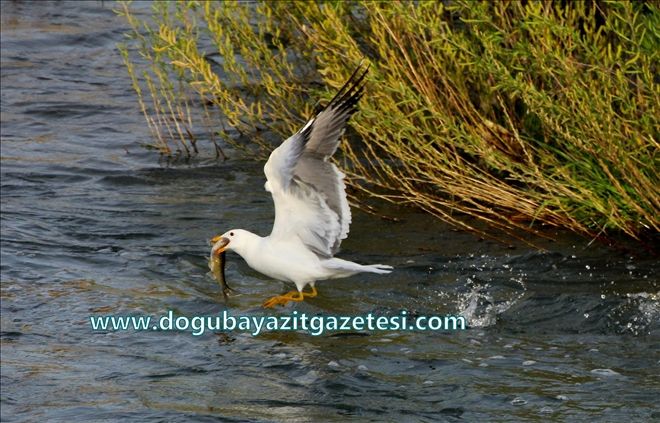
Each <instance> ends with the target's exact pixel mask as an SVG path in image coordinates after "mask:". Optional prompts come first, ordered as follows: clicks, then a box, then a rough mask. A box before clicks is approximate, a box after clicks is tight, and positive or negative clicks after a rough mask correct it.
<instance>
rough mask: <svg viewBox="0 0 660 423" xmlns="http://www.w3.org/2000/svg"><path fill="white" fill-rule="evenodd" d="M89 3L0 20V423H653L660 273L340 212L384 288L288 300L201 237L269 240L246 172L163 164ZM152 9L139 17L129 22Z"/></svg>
mask: <svg viewBox="0 0 660 423" xmlns="http://www.w3.org/2000/svg"><path fill="white" fill-rule="evenodd" d="M113 7H114V5H113V4H112V3H107V2H106V3H101V2H80V3H69V2H56V3H46V2H38V3H37V2H34V3H27V2H25V3H24V2H2V34H1V35H2V110H1V113H2V114H1V116H2V142H1V148H2V151H1V155H2V161H1V165H2V256H1V259H2V266H1V272H2V273H1V278H2V297H1V298H2V302H1V316H2V320H1V322H2V327H1V329H2V344H1V345H2V347H1V348H2V349H1V353H2V355H1V359H2V379H1V382H2V385H1V390H2V394H1V406H2V407H1V409H2V416H1V417H2V420H3V421H6V422H13V421H124V420H131V421H132V420H135V421H198V420H204V421H209V420H221V421H300V422H303V421H304V422H306V421H311V422H317V421H347V420H354V421H405V422H417V421H427V422H437V421H448V422H453V421H550V420H561V421H564V420H565V421H589V422H590V421H612V422H613V421H624V420H628V421H648V420H653V419H658V418H660V412H659V411H658V409H657V403H658V398H660V378H659V376H658V375H659V374H660V372H659V367H660V354H659V353H658V351H659V347H660V325H659V318H660V307H659V306H658V295H659V294H658V293H659V290H660V288H659V287H658V276H657V275H658V264H657V262H656V261H655V260H654V259H653V258H649V257H646V258H645V257H644V256H643V255H637V254H631V253H629V252H628V253H623V252H617V251H613V250H611V249H607V248H606V247H604V246H602V245H597V244H591V245H590V246H588V245H587V244H588V242H587V241H585V240H583V239H579V238H575V237H572V236H571V235H569V234H558V237H559V239H560V241H557V242H553V243H547V251H544V252H543V251H537V250H534V249H531V248H529V247H526V246H525V245H524V244H522V243H519V244H516V243H514V244H512V245H502V244H499V243H495V242H491V241H483V240H480V239H479V238H478V237H476V236H474V235H471V234H466V233H463V232H459V231H455V230H452V229H451V228H449V227H447V226H446V225H444V224H442V223H439V222H438V221H436V220H434V219H432V218H430V217H428V216H426V215H424V214H421V213H419V212H415V211H412V210H408V209H398V208H392V207H390V206H384V207H386V208H388V212H389V213H390V214H394V215H396V216H397V217H398V219H399V221H398V222H394V221H390V220H383V219H380V218H378V217H375V216H371V215H367V214H364V213H361V212H359V211H354V219H353V225H352V230H351V237H350V238H349V239H348V240H347V241H345V243H344V244H343V250H342V252H341V254H340V256H341V257H343V258H346V259H349V260H354V261H357V262H361V263H387V264H391V265H393V266H394V267H395V268H396V269H395V271H394V272H393V273H392V274H391V275H388V276H379V275H373V276H372V275H367V276H356V277H352V278H348V279H343V280H337V281H333V282H326V283H319V290H320V296H319V297H318V298H316V299H313V300H309V301H306V302H305V303H299V304H295V305H289V306H288V307H286V308H284V309H278V310H276V311H264V310H262V309H261V308H260V306H259V305H260V303H261V302H262V301H263V300H264V299H265V298H267V297H269V296H272V295H277V294H279V293H282V292H284V291H286V290H288V289H290V287H289V286H287V285H286V284H283V283H281V282H276V281H272V280H269V279H268V278H265V277H263V276H261V275H259V274H258V273H256V272H254V271H252V270H251V269H250V268H249V267H247V265H246V264H245V263H244V262H242V260H240V259H239V258H238V257H237V256H235V255H229V257H228V258H229V262H228V266H227V277H228V280H229V282H230V283H231V284H232V286H233V287H234V288H236V289H237V290H238V291H239V292H240V293H241V295H239V296H236V297H232V298H230V299H229V301H228V302H225V301H223V299H222V296H221V293H220V289H219V286H218V285H217V283H215V282H214V281H213V280H212V278H211V277H210V275H209V273H208V268H207V263H206V262H207V253H208V245H207V240H208V238H209V237H210V236H212V235H215V234H216V233H218V232H224V231H225V230H227V229H229V228H233V227H246V228H249V229H252V230H253V231H255V232H257V233H261V234H262V235H265V234H267V233H268V231H269V229H270V225H271V222H272V205H271V200H270V198H269V195H268V193H266V192H264V190H263V182H264V181H263V174H262V170H261V166H262V165H261V164H259V163H254V162H252V161H250V160H248V159H241V158H240V156H238V155H236V154H233V155H232V158H231V159H230V160H228V161H224V162H223V161H216V160H215V159H214V158H213V155H212V154H211V153H210V152H208V154H207V153H205V152H202V154H200V157H199V158H197V159H195V160H194V161H192V162H191V163H179V164H163V163H162V162H161V161H159V159H158V157H157V156H156V155H155V154H154V153H153V152H150V151H147V150H145V149H143V148H142V147H140V144H141V143H145V142H148V141H149V139H150V138H149V137H150V133H149V132H148V129H147V127H146V125H145V123H144V120H143V117H142V116H141V114H140V112H139V110H138V107H137V104H136V99H135V96H134V94H133V92H132V90H131V88H130V84H129V80H128V78H127V75H126V72H125V70H124V68H123V65H122V63H121V60H120V57H119V55H118V52H117V50H116V48H115V46H116V43H117V42H119V41H121V39H122V33H123V32H124V31H125V30H126V24H125V23H124V22H123V21H122V19H121V18H119V17H117V16H115V14H114V13H113V11H112V8H113ZM147 11H148V9H146V8H145V10H144V12H145V13H146V12H147ZM168 310H173V311H174V312H175V313H176V314H177V315H186V316H193V315H217V313H220V312H222V311H223V310H229V311H230V312H231V313H232V314H233V315H238V314H244V315H248V316H262V315H273V314H274V315H285V314H287V313H292V312H293V311H294V310H295V311H297V312H299V313H303V312H304V313H308V314H310V315H316V314H324V315H330V314H333V315H361V314H367V313H370V312H372V313H377V314H381V315H396V314H399V313H400V312H401V310H406V311H407V312H408V313H409V315H410V316H411V318H414V316H419V315H444V314H462V315H463V316H465V317H466V318H467V320H468V322H469V324H470V328H469V329H467V330H465V331H457V332H449V331H440V332H418V331H409V332H402V331H398V332H397V331H395V332H369V331H352V332H349V333H327V334H323V335H320V336H312V335H310V334H308V333H306V332H302V331H288V332H268V333H263V334H260V335H258V336H252V335H250V334H249V333H244V332H239V331H232V332H228V333H212V332H207V333H205V334H204V335H202V336H192V335H191V334H190V331H172V332H168V331H140V332H138V331H134V330H129V331H109V330H106V331H93V330H92V328H91V327H90V322H89V316H90V315H109V314H117V315H120V314H124V315H138V314H144V315H150V316H161V315H163V314H165V313H166V312H167V311H168Z"/></svg>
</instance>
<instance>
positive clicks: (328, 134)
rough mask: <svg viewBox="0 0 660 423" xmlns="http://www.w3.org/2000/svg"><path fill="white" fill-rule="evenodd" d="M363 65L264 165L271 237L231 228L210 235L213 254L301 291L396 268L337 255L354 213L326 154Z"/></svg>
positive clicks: (358, 86)
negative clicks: (230, 255) (226, 254)
mask: <svg viewBox="0 0 660 423" xmlns="http://www.w3.org/2000/svg"><path fill="white" fill-rule="evenodd" d="M360 70H361V68H360V67H358V69H357V70H356V71H355V72H354V73H353V75H352V76H351V78H350V79H349V80H348V82H346V84H345V85H344V86H343V87H342V88H341V89H340V90H339V92H338V93H337V95H336V96H335V98H333V99H332V101H330V103H328V105H327V106H326V107H325V108H323V110H321V111H320V112H319V113H318V114H316V115H315V116H314V117H312V119H310V120H309V121H308V122H307V123H306V124H305V126H304V127H303V128H302V129H301V130H300V131H298V132H297V133H295V134H294V135H292V136H291V137H289V138H288V139H287V140H285V141H284V142H283V143H282V144H281V145H280V146H279V147H278V148H276V149H275V150H273V152H272V153H271V155H270V157H269V159H268V162H267V163H266V165H265V166H264V173H265V175H266V179H267V182H266V184H265V188H266V191H269V192H270V193H271V195H272V197H273V202H274V204H275V222H274V224H273V230H272V232H271V234H270V235H269V236H266V237H261V236H259V235H256V234H253V233H251V232H249V231H246V230H243V229H232V230H230V231H227V232H225V233H224V234H222V235H220V236H216V237H215V238H213V241H214V242H215V243H214V245H213V248H212V254H220V253H221V252H223V251H225V250H229V251H234V252H236V253H238V254H239V255H240V256H241V257H243V259H244V260H245V261H246V262H247V264H248V265H249V266H250V267H251V268H253V269H254V270H256V271H258V272H260V273H263V274H264V275H267V276H269V277H271V278H274V279H277V280H280V281H285V282H293V283H294V284H295V285H296V288H297V289H298V291H299V292H302V291H303V289H304V287H305V286H306V285H310V286H311V287H312V289H314V284H315V282H316V281H319V280H325V279H335V278H343V277H347V276H351V275H354V274H356V273H361V272H371V273H389V272H390V271H391V269H392V267H391V266H385V265H380V264H374V265H361V264H357V263H353V262H350V261H347V260H342V259H340V258H336V257H334V255H335V253H336V252H337V251H338V249H339V246H340V244H341V241H342V240H344V239H346V237H347V236H348V232H349V226H350V223H351V211H350V208H349V206H348V201H347V199H346V192H345V185H344V174H343V173H341V172H340V171H339V170H338V169H337V167H336V166H335V165H334V164H333V163H331V162H329V161H328V159H329V158H330V157H331V156H332V155H333V154H334V152H335V151H336V150H337V146H338V145H339V139H340V137H341V135H342V133H343V132H344V127H345V125H346V122H347V121H348V119H349V118H350V117H351V115H352V114H353V113H355V111H356V109H357V103H358V101H359V100H360V97H361V96H362V93H363V85H362V81H363V79H364V77H365V75H366V73H367V70H364V71H363V72H362V73H361V74H360V73H359V72H358V71H360ZM314 292H315V291H314ZM301 298H302V297H301ZM298 301H299V299H298Z"/></svg>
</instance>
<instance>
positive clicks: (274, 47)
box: [121, 1, 660, 239]
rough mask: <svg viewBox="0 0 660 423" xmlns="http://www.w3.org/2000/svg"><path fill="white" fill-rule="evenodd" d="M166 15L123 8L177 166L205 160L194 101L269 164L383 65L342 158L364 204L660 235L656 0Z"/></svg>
mask: <svg viewBox="0 0 660 423" xmlns="http://www.w3.org/2000/svg"><path fill="white" fill-rule="evenodd" d="M153 11H154V13H153V16H152V17H151V18H150V19H149V20H140V19H138V18H137V17H136V16H135V15H134V14H133V13H132V12H131V9H130V4H128V3H124V4H122V10H121V13H122V14H123V15H124V16H125V17H126V19H127V20H128V22H129V23H130V24H131V27H132V28H133V31H132V33H131V34H129V36H130V39H131V42H130V43H129V44H126V45H124V46H123V47H122V52H123V54H124V58H125V62H126V65H127V69H128V71H129V75H130V77H131V79H132V81H133V85H134V87H135V89H136V92H137V94H138V98H139V101H140V105H141V107H142V110H143V112H144V113H145V117H146V119H147V122H148V123H149V125H150V127H151V128H152V130H153V132H154V138H155V139H156V144H155V146H156V147H157V148H158V149H159V150H160V151H161V152H162V153H164V154H174V153H175V152H177V151H178V152H179V153H180V154H184V155H192V154H194V153H195V152H196V151H197V148H196V145H195V140H196V138H195V136H194V135H193V133H194V128H193V119H192V118H191V116H190V107H189V104H190V103H191V102H192V101H201V103H202V104H203V105H204V106H205V110H206V112H207V113H206V115H207V116H206V117H205V120H206V125H203V126H205V127H206V126H208V125H210V123H209V122H216V123H217V125H218V127H215V128H213V130H212V131H210V134H217V135H218V136H220V137H221V138H224V140H225V141H227V142H230V143H233V144H234V145H237V146H239V147H241V148H245V149H247V150H248V151H250V154H254V155H255V157H258V158H260V159H263V158H264V157H265V155H266V154H267V152H268V151H269V150H270V149H272V147H273V145H272V143H271V142H269V141H270V139H272V138H273V134H275V135H277V136H279V137H286V136H288V135H290V134H291V133H293V132H294V131H296V130H297V129H299V127H300V126H301V125H302V124H303V123H304V122H305V121H306V119H307V118H308V117H309V116H310V115H311V114H312V112H313V110H314V108H315V107H316V106H317V105H318V104H316V101H317V99H318V98H323V99H326V101H327V100H328V99H329V98H331V97H332V95H334V92H335V91H336V89H337V88H338V87H340V86H341V85H342V84H343V82H345V80H346V78H347V77H348V75H350V73H351V72H352V70H353V69H354V68H355V66H356V65H357V64H358V63H360V61H361V60H363V59H365V60H367V61H368V62H369V63H370V65H371V69H370V72H369V75H368V77H367V78H368V85H367V95H365V97H364V98H363V100H362V102H361V104H360V112H359V113H358V114H357V115H356V116H355V117H354V118H353V119H352V120H351V121H350V126H351V133H352V134H353V135H354V136H353V138H354V139H353V140H352V142H351V144H349V143H347V142H342V144H341V153H342V154H341V155H340V156H339V159H338V160H340V161H341V163H340V164H341V166H342V167H343V168H344V169H346V170H347V179H348V183H349V185H350V186H351V187H352V188H355V191H353V192H354V193H355V194H354V198H355V199H357V200H360V199H364V198H366V196H364V195H361V194H360V193H362V194H368V195H369V196H374V197H378V198H382V199H385V200H388V201H391V202H395V203H403V204H410V205H413V206H416V207H419V208H421V209H423V210H426V211H428V212H429V213H432V214H434V215H436V216H438V217H439V218H441V219H443V220H445V221H448V222H450V223H452V224H455V225H457V226H460V227H463V228H466V229H471V230H475V228H474V226H475V225H474V224H473V222H474V218H476V219H478V220H481V221H484V222H487V223H488V224H489V225H491V226H492V227H494V228H499V229H501V230H503V231H505V232H507V233H510V234H514V235H515V234H520V229H522V230H525V231H531V232H536V233H539V234H540V235H543V233H545V231H543V228H544V227H560V228H568V229H570V230H572V231H575V232H577V233H580V234H583V235H586V236H589V237H607V236H608V235H614V234H621V233H623V234H626V235H627V236H629V237H632V238H635V239H644V238H645V237H647V236H651V237H652V236H654V234H655V233H657V231H658V229H659V228H660V221H659V219H658V216H659V213H658V211H659V209H660V183H659V182H660V181H658V172H657V169H658V140H657V137H658V128H659V124H658V116H660V112H659V110H658V104H659V96H660V89H659V86H658V83H657V74H658V62H659V57H658V51H660V49H659V48H658V46H659V45H660V13H659V11H658V8H657V6H656V5H655V4H653V3H650V2H648V3H633V2H627V1H594V2H591V1H590V2H567V4H560V3H559V2H525V3H521V2H517V1H510V2H473V1H455V2H451V3H450V4H449V5H443V4H442V3H440V2H435V1H428V2H425V1H422V2H417V3H412V2H372V1H352V2H319V3H312V2H264V3H257V4H253V3H238V2H222V3H212V2H195V1H187V2H178V3H174V4H172V3H156V4H155V5H154V8H153ZM209 53H215V54H216V56H215V57H217V59H214V60H212V59H210V58H209V56H208V55H209ZM214 62H216V64H215V65H214ZM214 66H215V68H214ZM138 69H139V70H138ZM217 112H219V115H220V116H221V117H222V119H219V118H218V117H217V116H215V117H214V116H211V114H212V113H217ZM220 122H225V125H226V127H222V126H219V125H222V124H221V123H220ZM211 127H213V126H211ZM228 128H231V129H233V130H234V131H235V133H238V134H240V135H242V136H240V137H232V136H229V135H228V131H227V129H228ZM245 139H249V140H250V143H251V144H250V145H246V144H245V143H244V141H238V140H245ZM212 141H213V142H214V143H215V140H212ZM255 146H256V147H258V148H257V149H254V148H251V147H255Z"/></svg>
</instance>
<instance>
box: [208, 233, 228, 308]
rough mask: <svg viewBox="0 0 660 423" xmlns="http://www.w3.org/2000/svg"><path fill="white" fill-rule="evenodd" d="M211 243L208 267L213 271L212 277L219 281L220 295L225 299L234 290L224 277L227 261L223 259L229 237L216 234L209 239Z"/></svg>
mask: <svg viewBox="0 0 660 423" xmlns="http://www.w3.org/2000/svg"><path fill="white" fill-rule="evenodd" d="M211 244H212V245H213V248H212V249H211V256H210V257H209V269H211V273H213V278H214V279H215V280H216V281H218V282H219V283H220V286H221V287H222V295H223V296H224V297H225V299H227V297H228V296H229V294H230V293H232V292H234V290H233V289H232V288H230V287H229V285H227V280H226V279H225V265H226V263H227V261H226V260H225V256H226V254H227V253H226V252H225V250H226V249H227V246H228V245H229V239H227V238H224V237H222V236H221V235H218V236H216V237H214V238H213V239H211Z"/></svg>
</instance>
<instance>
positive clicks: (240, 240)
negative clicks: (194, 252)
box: [210, 229, 249, 256]
mask: <svg viewBox="0 0 660 423" xmlns="http://www.w3.org/2000/svg"><path fill="white" fill-rule="evenodd" d="M248 233H249V232H247V231H244V230H243V229H232V230H230V231H227V232H225V233H224V234H222V235H216V236H214V237H213V238H211V241H210V243H211V245H212V246H213V248H211V254H213V255H216V256H219V255H220V254H222V253H224V252H225V251H227V250H229V251H237V250H238V251H240V250H241V247H242V246H243V245H244V244H245V243H246V242H248V239H247V238H249V237H248V236H247V234H248Z"/></svg>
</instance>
